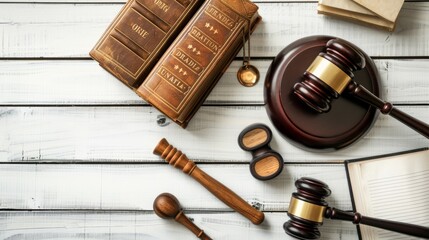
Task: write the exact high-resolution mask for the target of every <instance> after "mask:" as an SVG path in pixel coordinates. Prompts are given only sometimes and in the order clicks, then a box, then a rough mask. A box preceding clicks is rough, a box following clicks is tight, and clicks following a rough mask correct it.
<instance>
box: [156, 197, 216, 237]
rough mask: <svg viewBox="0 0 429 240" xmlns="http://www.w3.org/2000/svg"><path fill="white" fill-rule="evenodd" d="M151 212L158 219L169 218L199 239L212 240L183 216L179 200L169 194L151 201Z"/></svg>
mask: <svg viewBox="0 0 429 240" xmlns="http://www.w3.org/2000/svg"><path fill="white" fill-rule="evenodd" d="M153 210H154V211H155V213H156V215H158V216H159V217H160V218H171V219H174V220H175V221H176V222H178V223H180V224H182V225H183V226H185V227H186V228H188V229H189V230H191V232H192V233H194V234H195V236H197V237H198V238H199V239H202V240H212V239H211V238H210V237H209V236H208V235H207V234H206V233H204V231H203V230H201V229H200V228H199V227H198V226H197V225H195V224H194V223H193V222H191V220H189V218H187V217H186V216H185V214H184V213H183V211H182V208H181V207H180V203H179V200H177V198H176V197H175V196H174V195H172V194H170V193H161V194H160V195H158V197H156V198H155V201H153Z"/></svg>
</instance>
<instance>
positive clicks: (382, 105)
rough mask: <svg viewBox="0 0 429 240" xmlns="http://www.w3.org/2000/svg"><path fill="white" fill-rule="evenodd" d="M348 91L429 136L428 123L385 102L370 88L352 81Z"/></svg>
mask: <svg viewBox="0 0 429 240" xmlns="http://www.w3.org/2000/svg"><path fill="white" fill-rule="evenodd" d="M348 90H349V91H348V93H349V94H350V95H351V96H354V97H356V98H358V99H360V100H362V101H364V102H366V103H368V104H370V105H371V106H374V107H376V108H378V109H379V110H380V112H381V113H383V114H387V115H390V116H392V117H394V118H396V119H397V120H399V121H400V122H402V123H404V124H405V125H407V126H409V127H410V128H412V129H414V130H415V131H417V132H418V133H420V134H422V135H423V136H425V137H426V138H429V125H428V124H427V123H424V122H422V121H420V120H418V119H416V118H414V117H412V116H410V115H408V114H406V113H404V112H402V111H401V110H399V109H397V108H395V107H394V106H393V105H392V104H391V103H389V102H385V101H383V100H381V99H380V98H378V97H377V96H375V95H374V94H373V93H372V92H370V91H369V90H368V89H366V88H365V87H363V86H362V85H360V84H357V83H356V82H353V81H352V82H351V83H350V84H349V86H348Z"/></svg>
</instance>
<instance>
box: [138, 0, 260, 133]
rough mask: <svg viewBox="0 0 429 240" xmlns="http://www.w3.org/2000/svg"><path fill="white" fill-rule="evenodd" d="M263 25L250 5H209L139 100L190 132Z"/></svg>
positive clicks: (234, 0) (236, 1) (218, 1)
mask: <svg viewBox="0 0 429 240" xmlns="http://www.w3.org/2000/svg"><path fill="white" fill-rule="evenodd" d="M243 9H244V10H243ZM249 9H251V11H249ZM243 11H247V12H243ZM259 20H260V17H259V15H258V14H257V7H256V5H254V4H253V3H251V2H249V1H244V0H229V1H226V0H225V1H223V0H208V1H207V2H206V3H205V4H204V5H203V6H202V7H201V8H200V10H199V11H198V12H197V13H196V14H195V16H194V17H193V18H192V19H191V21H190V22H189V23H188V25H187V26H186V27H185V28H184V29H183V31H182V32H181V33H180V35H179V36H178V37H177V39H176V40H175V41H174V42H173V44H172V45H171V46H170V48H169V49H168V50H167V51H166V52H165V54H164V55H163V56H162V58H161V59H160V61H159V62H158V64H157V65H156V66H155V67H154V69H153V70H152V71H151V73H150V74H149V76H148V77H147V79H146V81H145V82H144V83H143V84H142V85H141V86H140V87H139V88H138V89H137V91H136V92H137V94H139V95H140V96H141V97H142V98H144V99H145V100H146V101H148V102H149V103H150V104H152V105H153V106H155V107H156V108H157V109H158V110H160V111H161V112H163V113H164V114H166V115H167V116H168V117H170V118H171V119H172V120H174V121H175V122H176V123H178V124H179V125H181V126H182V127H184V128H185V127H186V125H187V123H188V122H189V120H190V119H191V118H192V116H193V115H194V113H195V112H196V110H197V109H198V108H199V106H200V105H201V104H202V102H203V101H204V99H205V98H206V97H207V95H208V93H209V92H210V91H211V89H212V88H213V87H214V85H215V84H216V82H217V81H218V80H219V78H220V77H221V75H222V74H223V72H224V71H225V69H226V68H227V67H228V66H229V64H230V63H231V61H232V60H233V58H234V57H235V55H236V54H237V53H238V51H239V50H240V49H241V47H242V46H243V34H245V36H246V33H247V31H252V30H253V29H254V26H255V25H256V23H257V22H258V21H259ZM252 26H253V27H252ZM249 27H250V28H251V29H250V30H249Z"/></svg>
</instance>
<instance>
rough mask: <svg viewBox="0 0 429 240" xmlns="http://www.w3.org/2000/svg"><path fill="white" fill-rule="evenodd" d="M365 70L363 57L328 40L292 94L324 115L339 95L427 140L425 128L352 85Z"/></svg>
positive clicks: (428, 133)
mask: <svg viewBox="0 0 429 240" xmlns="http://www.w3.org/2000/svg"><path fill="white" fill-rule="evenodd" d="M364 67H365V57H364V56H363V54H362V53H361V52H360V51H358V50H357V49H355V48H354V47H353V46H351V45H349V44H348V43H346V42H345V41H343V40H340V39H331V40H329V41H328V42H327V44H326V52H321V53H320V54H319V55H318V56H317V57H316V59H315V60H314V61H313V63H312V64H311V65H310V67H309V68H308V69H307V71H305V73H304V76H303V81H302V82H299V83H296V84H295V86H294V94H295V95H296V96H298V97H299V99H301V100H302V101H303V102H304V103H306V104H307V105H308V106H309V107H311V108H312V109H314V110H316V111H317V112H320V113H323V112H328V111H329V109H330V108H331V100H332V99H333V98H338V97H339V95H340V94H341V93H343V92H346V93H348V94H349V95H350V96H352V97H355V98H357V99H360V100H361V101H363V102H365V103H367V104H369V105H371V106H373V107H376V108H378V109H379V110H380V112H381V113H383V114H387V115H390V116H392V117H394V118H396V119H397V120H399V121H401V122H402V123H404V124H405V125H407V126H409V127H411V128H412V129H414V130H415V131H417V132H419V133H420V134H422V135H423V136H425V137H426V138H429V125H428V124H426V123H424V122H422V121H420V120H417V119H416V118H414V117H412V116H410V115H408V114H406V113H404V112H402V111H401V110H398V109H397V108H395V107H394V106H393V105H392V104H391V103H389V102H384V101H383V100H381V99H380V98H378V97H377V96H375V95H374V94H372V93H371V92H370V91H369V90H368V89H366V88H365V87H363V86H362V85H360V84H358V83H356V82H355V81H353V77H354V75H353V72H354V71H357V70H360V69H362V68H364Z"/></svg>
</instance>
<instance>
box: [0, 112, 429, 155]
mask: <svg viewBox="0 0 429 240" xmlns="http://www.w3.org/2000/svg"><path fill="white" fill-rule="evenodd" d="M400 109H402V110H403V111H405V112H408V113H409V114H410V115H412V116H415V117H416V118H418V119H420V120H422V121H425V122H429V111H428V110H427V109H428V107H427V106H409V107H402V106H401V107H400ZM159 115H160V114H159V112H158V111H157V110H155V109H153V108H151V107H66V108H64V107H2V108H0V126H2V127H1V128H0V161H2V162H9V161H64V162H68V161H138V162H143V161H155V162H159V161H160V159H159V158H158V157H157V156H154V155H153V154H152V151H153V148H154V147H155V145H156V144H157V143H158V141H159V140H160V139H161V138H163V137H166V138H167V139H168V140H169V141H170V142H171V143H172V144H173V145H176V146H177V147H178V148H180V149H182V150H183V151H184V152H185V153H187V155H188V156H189V157H190V158H192V159H195V160H196V161H209V162H213V161H221V162H236V161H237V162H238V161H239V162H248V161H249V160H250V158H251V157H250V153H248V152H244V151H243V150H241V149H240V148H239V146H238V144H237V137H238V135H239V133H240V132H241V131H242V130H243V129H244V128H245V127H246V126H248V125H250V124H252V123H255V122H261V123H265V124H267V125H269V126H270V127H271V129H272V130H273V134H274V135H273V141H272V144H271V145H272V147H273V149H276V150H277V151H279V152H280V153H281V154H282V155H283V156H284V158H285V160H286V161H294V162H296V161H298V162H299V161H304V162H309V161H310V162H311V161H313V162H314V161H316V162H317V161H320V160H324V161H342V160H345V159H350V158H358V157H367V156H372V155H378V154H385V153H391V152H398V151H402V150H409V149H414V148H418V147H426V146H428V141H427V139H426V138H424V137H422V136H420V135H419V134H417V133H415V132H414V131H413V130H411V129H409V128H408V127H406V126H404V125H403V124H401V123H399V122H398V121H397V120H395V119H393V118H392V117H390V116H384V115H383V116H380V117H379V119H378V120H377V121H376V123H375V125H374V127H373V128H372V129H371V131H370V132H369V133H368V134H367V135H366V136H365V137H364V138H363V139H361V140H360V141H358V142H356V143H355V144H353V145H352V146H350V147H348V148H346V149H343V150H340V151H335V152H331V153H317V152H308V151H305V150H301V149H298V148H296V147H294V146H292V145H291V144H290V143H289V142H288V141H286V140H284V139H282V137H281V136H280V135H279V133H278V132H277V131H275V129H274V127H273V126H272V125H271V123H270V120H269V119H268V116H267V114H266V111H265V108H264V107H263V106H256V107H250V106H249V107H243V106H239V107H213V106H205V107H202V108H200V110H199V111H198V113H197V114H196V115H195V117H194V119H193V120H192V121H191V123H190V124H189V126H188V128H187V129H182V128H180V127H179V126H177V125H176V124H174V123H170V120H167V121H166V126H158V125H157V123H156V121H157V117H158V116H159Z"/></svg>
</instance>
